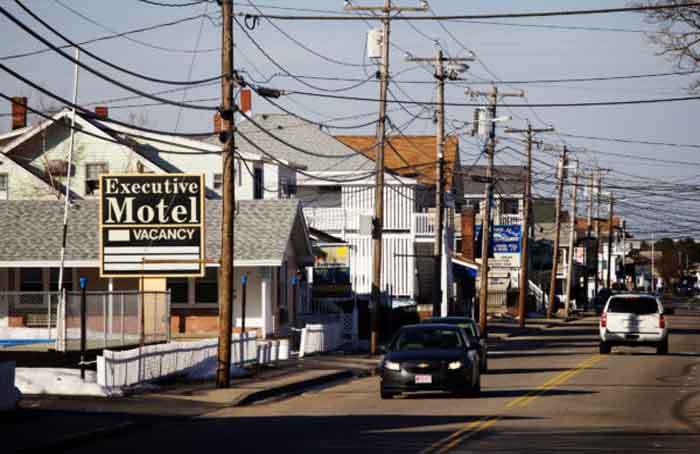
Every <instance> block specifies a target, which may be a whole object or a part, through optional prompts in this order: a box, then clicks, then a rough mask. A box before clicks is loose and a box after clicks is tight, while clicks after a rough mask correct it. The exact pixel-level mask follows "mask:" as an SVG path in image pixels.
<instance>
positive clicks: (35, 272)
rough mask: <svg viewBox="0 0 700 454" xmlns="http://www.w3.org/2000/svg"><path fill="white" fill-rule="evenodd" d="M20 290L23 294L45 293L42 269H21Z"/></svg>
mask: <svg viewBox="0 0 700 454" xmlns="http://www.w3.org/2000/svg"><path fill="white" fill-rule="evenodd" d="M19 290H20V291H21V292H43V291H44V279H43V274H42V270H41V268H20V270H19Z"/></svg>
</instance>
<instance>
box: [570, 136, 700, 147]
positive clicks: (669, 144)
mask: <svg viewBox="0 0 700 454" xmlns="http://www.w3.org/2000/svg"><path fill="white" fill-rule="evenodd" d="M561 135H562V136H565V137H573V138H575V139H588V140H598V141H602V142H618V143H630V144H636V145H653V146H664V147H676V148H695V149H697V148H700V145H696V144H687V143H673V142H656V141H651V140H640V139H621V138H616V137H598V136H584V135H579V134H567V133H561Z"/></svg>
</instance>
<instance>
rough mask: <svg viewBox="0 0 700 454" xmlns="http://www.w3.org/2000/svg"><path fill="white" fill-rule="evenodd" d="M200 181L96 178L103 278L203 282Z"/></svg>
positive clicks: (136, 176) (130, 176)
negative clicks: (173, 278) (192, 279)
mask: <svg viewBox="0 0 700 454" xmlns="http://www.w3.org/2000/svg"><path fill="white" fill-rule="evenodd" d="M205 190H206V189H205V186H204V176H203V175H190V174H165V175H156V174H105V175H101V176H100V241H101V247H100V251H101V260H100V275H101V276H102V277H141V276H180V277H185V276H202V275H203V274H204V258H205V255H204V192H205Z"/></svg>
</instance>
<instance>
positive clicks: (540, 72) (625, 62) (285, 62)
mask: <svg viewBox="0 0 700 454" xmlns="http://www.w3.org/2000/svg"><path fill="white" fill-rule="evenodd" d="M161 1H162V2H166V3H187V2H188V1H189V0H161ZM254 3H255V4H258V5H259V6H260V7H261V9H263V10H264V11H266V12H269V13H279V14H312V15H313V14H326V13H320V12H308V11H307V12H299V11H288V10H280V9H272V8H269V7H275V6H276V7H283V8H307V9H318V10H324V11H328V12H329V13H328V14H330V12H337V13H342V7H343V2H342V1H340V0H284V1H282V0H261V1H260V2H257V1H256V2H254ZM355 3H356V4H359V5H375V4H379V2H378V1H376V2H371V1H365V0H355ZM396 3H397V4H399V5H400V6H415V5H417V3H418V2H417V1H413V0H401V2H396ZM25 4H26V5H27V6H28V7H29V8H30V9H31V10H32V11H34V12H35V13H36V14H37V15H39V16H40V17H42V18H43V19H44V20H45V21H47V22H48V23H49V24H50V25H51V26H53V27H55V28H56V29H57V30H59V31H61V32H62V33H64V34H66V35H67V36H69V37H70V38H71V39H74V40H77V41H83V40H89V39H93V38H96V37H99V36H104V35H110V34H111V33H110V32H108V31H106V29H111V30H113V31H117V32H123V31H127V30H132V29H136V28H140V27H147V26H151V25H154V24H160V23H164V22H168V21H174V20H179V19H183V18H190V17H193V16H198V15H201V14H208V15H209V16H210V18H195V19H192V20H188V21H186V22H183V23H181V24H179V25H175V26H170V27H164V28H160V29H157V30H153V31H148V32H144V33H139V34H134V35H130V37H131V38H133V39H135V40H138V41H139V42H138V43H137V42H133V41H129V40H127V39H125V38H116V39H111V40H105V41H101V42H97V43H94V44H90V45H87V46H86V48H88V49H89V50H91V51H92V52H94V53H96V54H98V55H100V56H102V57H103V58H105V59H107V60H109V61H110V62H112V63H114V64H115V65H119V66H121V67H124V68H127V69H130V70H133V71H135V72H137V73H139V74H143V75H148V76H151V77H155V78H162V79H168V80H184V81H186V80H197V79H204V78H207V77H211V76H215V75H217V74H218V73H219V72H220V69H221V65H220V54H219V51H218V48H219V46H220V42H221V36H220V33H221V30H220V28H221V27H220V25H219V22H220V20H219V19H220V12H219V6H218V5H217V4H216V2H213V3H212V2H205V3H201V4H197V5H192V6H186V7H172V8H166V7H162V6H153V5H148V4H145V3H143V2H140V1H138V0H120V1H118V2H117V1H94V0H25ZM624 5H625V2H624V1H621V0H620V1H613V0H606V1H603V0H588V1H586V2H585V4H584V3H583V2H580V1H572V0H557V1H543V0H539V1H537V0H533V1H529V2H522V1H514V0H498V1H485V0H470V1H459V2H458V1H454V0H452V1H449V0H432V1H430V6H431V8H432V11H433V12H434V13H435V14H438V15H450V14H485V13H512V12H524V11H548V10H565V9H580V8H584V7H585V8H605V7H617V6H624ZM0 6H2V8H5V9H6V10H7V11H9V12H10V13H11V14H13V15H15V16H17V17H18V18H19V19H20V20H22V21H23V22H25V23H27V24H28V25H30V26H31V27H32V28H33V29H34V30H37V31H40V32H41V33H42V35H43V36H45V37H46V38H47V39H49V40H50V41H51V42H52V43H55V44H65V43H63V42H62V41H61V39H60V38H59V37H57V36H55V35H52V34H51V33H50V32H49V31H47V30H45V29H43V28H42V26H41V25H40V24H38V23H37V22H35V21H33V20H32V18H31V17H29V16H27V14H26V13H24V12H23V11H22V10H21V9H20V8H19V7H18V6H17V4H16V3H15V2H14V1H11V0H0ZM66 6H67V7H68V8H70V9H72V10H73V11H70V10H69V9H67V8H66ZM235 10H236V11H244V12H253V11H254V10H253V9H252V8H251V7H250V6H249V2H248V0H241V1H237V2H236V3H235ZM76 13H78V14H80V15H82V16H83V17H79V16H78V14H76ZM417 14H424V15H430V14H431V13H417ZM96 23H98V24H100V25H96ZM274 24H275V25H277V26H278V27H280V28H281V29H282V31H284V32H286V33H287V34H288V35H289V36H291V37H293V38H294V39H295V40H297V41H298V42H299V43H301V44H302V45H303V46H305V47H307V48H310V49H312V50H313V51H314V52H315V53H316V54H320V55H321V56H323V57H325V58H322V57H319V56H318V55H314V54H313V53H310V52H309V51H308V50H306V49H304V48H302V47H301V46H300V45H299V44H297V43H294V42H292V41H290V39H289V38H288V37H287V36H285V35H283V34H282V33H281V32H280V31H279V30H277V29H276V28H275V27H274V26H273V25H272V24H271V23H269V22H267V21H265V19H261V20H260V21H259V22H258V24H257V25H256V27H255V28H254V30H252V31H248V33H249V34H250V36H251V37H252V38H253V39H254V40H255V41H256V42H257V43H258V45H259V46H260V47H261V48H262V49H263V50H264V51H265V52H266V53H267V54H268V55H269V57H270V58H271V59H272V60H273V61H274V63H273V62H272V61H270V59H268V58H267V57H266V56H265V55H263V54H262V53H261V52H260V51H259V49H257V48H256V46H255V45H254V44H253V43H252V42H251V40H250V39H249V38H248V37H247V36H246V34H245V33H244V32H243V31H242V30H241V29H239V28H238V27H236V28H235V31H234V40H235V45H236V49H235V53H234V60H235V67H236V68H237V69H239V70H241V71H242V72H243V74H244V77H245V78H247V79H249V80H253V81H258V82H261V81H263V80H264V81H266V82H265V83H264V84H265V85H266V86H270V87H275V88H280V89H285V90H288V91H289V90H292V91H293V90H299V91H308V92H318V90H316V89H314V88H310V87H308V86H304V85H302V84H300V83H299V82H297V81H295V80H294V79H292V78H290V77H286V76H283V75H282V76H281V75H280V74H282V73H283V72H285V71H287V72H289V73H292V74H295V75H301V76H314V77H318V76H321V77H342V78H352V79H355V78H357V79H368V74H369V75H370V76H371V75H372V74H373V73H374V72H375V71H376V67H375V66H374V65H373V64H372V63H371V62H370V61H369V60H367V59H366V58H365V34H366V32H367V30H368V29H370V27H371V26H378V23H377V22H373V23H371V24H367V23H365V22H362V21H358V22H338V21H323V22H322V21H275V22H274ZM509 24H510V25H509ZM516 24H517V26H516ZM442 25H444V26H445V27H446V29H447V31H446V30H445V29H443V28H441V27H440V24H439V23H437V22H435V21H412V22H406V21H394V22H393V23H392V32H391V43H392V46H393V47H392V49H391V59H390V72H391V73H392V74H393V75H394V83H392V85H391V87H390V88H391V91H392V93H393V96H395V97H396V98H399V99H403V100H406V99H409V97H410V98H412V99H415V100H421V101H432V100H434V96H435V89H434V86H433V85H432V84H431V83H430V82H431V81H433V78H432V69H431V68H430V67H429V66H426V65H417V64H415V63H411V62H407V61H406V52H410V53H411V54H412V55H414V56H419V57H432V56H434V55H435V49H436V40H437V43H438V44H439V45H440V46H441V47H442V48H443V49H444V51H445V53H446V54H447V55H449V56H452V57H465V56H469V55H470V54H469V53H468V52H467V51H468V50H471V51H473V52H474V53H475V54H476V55H477V56H478V60H479V61H476V62H472V63H470V64H469V65H470V69H469V71H468V72H467V73H465V74H464V75H463V77H464V79H465V80H463V81H457V82H451V83H448V86H447V90H446V100H447V101H448V102H456V103H459V102H471V100H470V98H469V97H467V96H466V95H465V88H471V89H474V90H489V89H490V85H489V84H488V83H484V82H490V81H493V80H506V81H507V80H510V81H513V80H515V81H526V80H542V79H560V78H581V77H597V76H613V75H626V74H642V73H660V72H671V71H674V70H675V67H674V65H673V63H672V62H671V61H669V60H667V59H666V58H664V57H662V56H659V55H657V54H658V51H659V49H658V48H655V47H654V46H653V45H652V44H651V43H650V42H649V39H648V35H647V34H645V33H643V32H644V31H653V29H654V27H653V25H651V24H648V23H646V22H645V20H644V16H643V15H642V14H640V13H621V14H608V15H591V16H570V17H548V18H528V19H491V20H483V21H480V23H476V22H473V21H472V22H464V21H461V22H454V21H451V22H442ZM0 27H1V29H2V30H3V39H2V40H0V63H3V64H5V65H7V66H9V67H11V68H12V69H14V70H16V71H18V72H20V73H21V74H22V75H24V76H25V77H27V78H29V79H31V80H33V81H34V82H36V83H38V84H40V85H42V86H43V87H45V88H47V89H49V90H51V91H53V92H55V93H57V94H59V95H60V96H63V97H65V98H71V96H72V86H73V71H74V68H73V64H72V63H71V62H69V61H67V60H65V59H64V58H63V57H61V56H60V55H57V54H55V53H53V52H46V53H43V54H40V55H34V56H30V57H25V58H13V59H4V57H7V56H11V55H13V54H17V53H22V52H27V51H32V50H40V49H43V48H44V46H43V44H41V43H40V42H38V41H36V40H35V39H34V38H32V37H31V36H29V35H28V34H26V33H25V32H24V31H22V30H21V29H19V28H18V27H17V26H15V25H14V24H13V23H11V22H10V21H9V20H7V19H6V18H5V17H4V16H0ZM590 28H597V29H598V30H591V29H590ZM448 31H449V33H448ZM200 32H201V33H200ZM450 35H452V36H450ZM453 38H454V39H453ZM153 46H156V47H160V48H161V49H155V48H153ZM162 48H167V50H164V49H162ZM194 50H196V51H197V52H196V53H193V51H194ZM67 52H69V53H72V50H71V49H68V50H67ZM329 59H330V60H335V61H336V62H332V61H329ZM83 61H84V62H85V63H87V64H89V65H90V66H91V67H94V68H96V69H98V70H100V71H102V72H104V73H106V74H108V75H110V76H111V77H113V78H115V79H117V80H119V81H121V82H123V83H126V84H128V85H129V86H132V87H136V88H138V89H140V90H142V91H145V92H149V93H152V92H156V91H161V90H167V89H170V88H173V86H172V85H166V84H159V83H151V82H147V81H144V80H141V79H139V78H136V77H133V76H129V75H127V74H124V73H121V72H119V71H116V70H114V69H112V68H109V67H106V66H105V65H102V64H100V63H98V62H96V61H94V60H91V59H90V58H89V57H87V56H83ZM275 63H276V64H275ZM278 65H279V66H278ZM363 65H364V66H363ZM280 67H281V68H280ZM276 74H277V76H275V75H276ZM273 76H274V77H273ZM691 77H692V76H687V75H686V76H671V77H658V78H642V79H631V80H616V81H599V82H586V83H584V82H567V83H561V84H551V83H540V84H499V89H500V90H503V91H514V90H520V89H522V90H525V92H526V100H523V99H518V98H505V99H504V100H503V102H504V103H512V104H523V103H524V102H526V101H527V102H529V103H532V104H545V103H571V102H573V103H576V102H595V101H610V100H616V101H617V100H637V99H650V98H667V97H679V96H686V95H687V94H688V92H687V90H686V87H687V86H688V85H689V83H690V82H691V81H692V78H691ZM304 80H305V81H306V82H307V83H309V84H312V85H314V86H316V87H318V88H322V89H326V90H328V89H334V90H338V89H342V88H345V87H348V86H352V85H356V84H357V83H353V82H347V81H328V80H313V79H304ZM412 82H425V83H412ZM175 88H177V87H175ZM0 92H2V93H4V94H6V95H25V96H28V97H29V98H30V101H29V103H30V106H36V107H39V106H41V105H51V104H54V105H55V104H56V102H53V101H51V100H50V99H48V98H47V97H46V96H43V95H40V94H38V93H37V92H36V91H34V90H33V89H31V88H29V87H27V86H26V85H24V84H23V83H22V82H19V81H17V80H15V79H13V78H12V77H11V76H10V75H8V74H6V73H4V72H0ZM333 93H335V94H338V95H342V96H351V97H369V98H373V99H375V98H377V96H378V84H377V83H376V81H369V82H367V83H364V84H360V86H358V87H356V88H353V89H350V90H347V91H338V92H333ZM219 94H220V88H219V87H218V85H212V86H208V87H203V88H194V89H191V90H189V91H188V92H187V93H185V94H184V99H188V100H195V99H207V98H216V97H218V96H219ZM129 95H132V94H131V93H129V92H128V91H126V90H124V89H121V88H119V87H116V86H114V85H111V84H110V83H109V82H106V81H104V80H101V79H100V78H98V77H96V76H94V75H92V74H89V73H88V72H87V71H84V70H81V71H80V80H79V97H78V99H79V103H80V104H88V103H93V102H97V101H101V100H108V99H112V98H120V97H124V96H129ZM168 96H169V97H171V99H175V100H178V101H181V100H182V99H183V93H181V92H178V93H174V94H171V95H168ZM476 101H477V102H483V101H484V99H483V98H478V99H477V100H476ZM147 102H149V101H148V100H145V99H132V100H129V101H124V102H121V103H110V104H109V105H110V107H111V110H110V115H111V116H113V117H115V118H119V119H122V120H125V121H126V120H129V119H130V117H131V116H133V115H134V114H138V115H140V116H142V117H144V116H145V118H146V119H147V123H148V125H149V126H150V127H153V128H157V129H162V130H166V131H176V132H180V133H182V132H200V131H210V130H211V129H212V114H211V112H208V111H197V110H189V109H183V110H180V109H179V108H177V107H173V106H151V107H134V108H126V109H118V108H116V106H118V105H133V104H141V103H147ZM279 102H280V104H282V105H284V106H285V107H286V108H287V109H289V110H291V111H293V112H295V113H297V114H299V115H301V116H303V117H305V118H309V119H312V120H314V121H320V122H323V123H326V124H330V125H346V126H347V125H350V126H352V125H357V124H361V123H366V122H367V121H370V120H372V115H376V113H377V108H378V105H377V102H363V101H353V100H340V99H324V98H319V97H311V96H301V95H296V94H290V95H287V96H284V97H282V98H281V99H280V101H279ZM196 103H197V104H206V105H217V104H218V102H217V101H201V102H196ZM699 103H700V101H685V102H676V103H660V104H641V105H630V106H607V107H566V108H536V109H534V110H533V109H531V108H527V107H526V106H525V105H523V106H522V107H514V108H501V109H499V115H510V116H512V120H510V121H509V122H507V123H505V124H504V126H510V127H514V128H522V127H524V126H525V125H526V121H527V120H529V121H531V122H532V124H533V126H535V127H544V126H549V125H552V126H553V127H554V128H555V129H556V131H557V132H556V133H550V134H542V135H541V136H540V138H542V139H543V140H545V141H546V142H547V143H552V144H562V143H566V144H567V145H569V146H570V147H572V149H573V150H575V151H574V153H573V156H574V157H575V158H577V159H579V160H580V166H581V169H582V170H584V171H588V170H590V169H591V168H592V167H593V166H596V165H597V166H600V167H603V168H605V169H609V171H608V172H606V173H605V174H604V176H603V185H604V186H608V187H607V189H604V190H612V191H614V192H615V195H616V196H617V197H618V198H619V199H620V202H619V205H618V207H617V208H618V209H616V213H621V214H622V215H624V216H625V218H626V220H627V225H628V227H630V229H631V230H632V231H635V232H636V233H635V234H636V236H637V237H639V238H645V237H648V236H649V235H650V233H651V232H652V231H654V232H656V233H657V236H658V235H662V234H663V233H664V232H666V233H669V234H670V233H673V234H674V235H685V233H686V232H687V234H689V235H693V236H696V237H698V238H700V235H698V233H700V229H698V228H697V227H696V226H695V223H694V220H695V219H696V218H697V216H695V215H694V214H695V213H697V212H698V208H700V204H698V203H697V190H695V189H694V187H692V188H690V189H688V188H682V187H680V186H679V185H691V186H692V185H695V186H698V185H700V172H699V170H700V160H698V159H697V157H696V155H697V153H698V151H699V150H698V148H679V147H670V146H648V145H640V144H628V143H617V142H608V141H594V140H589V139H580V138H571V137H568V136H565V135H564V134H573V135H580V136H596V137H603V138H622V139H632V140H641V141H653V142H670V143H680V144H700V128H698V127H696V125H695V123H696V122H697V120H696V118H697V117H696V116H695V115H694V114H695V113H696V112H697V111H698V104H699ZM8 104H9V103H8ZM253 104H254V105H253V110H254V111H255V112H256V113H264V112H275V111H276V108H275V107H274V106H272V105H271V104H268V103H267V102H266V101H265V100H263V99H260V98H257V97H255V98H254V100H253ZM405 108H406V109H408V111H409V112H406V111H404V110H402V109H401V108H400V107H399V105H397V104H390V105H389V109H390V111H389V118H390V119H391V121H392V123H393V124H395V125H399V126H401V125H404V124H406V123H408V124H407V125H406V126H405V127H403V128H401V131H402V132H403V133H406V134H408V133H411V134H433V133H434V131H435V125H434V123H433V121H432V116H433V112H432V109H433V107H432V106H423V107H421V106H416V105H406V106H405ZM421 109H423V110H422V111H421ZM9 110H10V106H9V105H6V106H3V105H2V104H1V103H0V114H4V113H7V112H9ZM419 111H421V112H420V113H421V117H425V118H418V119H416V118H414V117H415V114H417V113H419ZM472 111H473V107H451V106H448V107H447V111H446V116H447V118H448V122H447V128H448V130H449V131H453V130H454V132H455V133H460V134H462V133H464V134H463V135H462V137H461V138H460V149H461V151H462V161H463V165H465V166H468V165H471V164H473V163H474V162H477V163H483V162H484V159H483V155H481V150H482V143H481V140H480V139H478V138H476V139H475V138H472V137H470V136H469V135H468V134H467V133H468V130H469V127H465V125H464V123H465V122H468V121H470V120H471V118H472ZM358 114H368V116H365V117H360V118H354V119H347V120H337V118H338V117H346V116H355V115H358ZM409 114H410V115H409ZM411 120H412V121H411ZM9 128H10V119H9V117H7V116H2V117H0V131H4V130H8V129H9ZM332 131H333V132H336V133H338V134H352V133H358V134H360V133H364V134H372V133H374V131H373V128H372V127H364V128H360V129H356V130H348V129H342V130H339V129H333V130H332ZM513 139H515V137H514V136H512V135H506V134H500V133H499V142H498V149H499V150H501V149H502V151H499V152H498V153H497V155H496V163H497V164H522V162H523V159H524V158H523V156H522V154H521V153H522V149H523V148H522V146H521V145H518V144H517V143H514V142H513ZM302 145H303V144H302ZM508 146H510V147H513V148H516V149H517V150H518V152H516V151H512V150H510V149H508V148H505V147H508ZM504 148H505V149H504ZM270 151H271V152H274V150H270ZM480 155H481V156H480ZM535 157H536V158H537V159H538V160H541V161H544V162H545V163H546V164H543V163H540V162H537V163H536V165H535V172H536V176H537V177H538V178H539V180H538V179H537V178H536V181H537V184H536V187H535V191H536V193H538V194H541V195H552V194H553V193H554V189H555V188H554V186H553V184H552V180H553V178H554V169H553V167H552V166H553V165H554V162H555V161H556V159H557V156H555V153H554V152H552V151H547V150H544V149H538V150H535ZM477 158H478V159H479V160H478V161H477ZM645 158H646V160H645ZM654 160H656V161H654ZM661 161H663V162H661ZM671 161H673V162H671ZM661 187H663V189H668V190H669V191H671V193H670V194H671V195H670V196H668V194H667V195H666V196H664V197H658V196H656V195H655V194H656V193H657V192H658V190H659V189H661ZM686 189H687V192H683V190H686ZM650 193H654V194H650ZM567 194H568V195H569V196H570V194H571V187H569V188H568V189H567ZM582 196H583V192H582V191H580V192H579V197H582ZM567 203H568V202H567ZM579 206H581V204H579ZM581 213H583V212H581ZM679 232H683V233H679Z"/></svg>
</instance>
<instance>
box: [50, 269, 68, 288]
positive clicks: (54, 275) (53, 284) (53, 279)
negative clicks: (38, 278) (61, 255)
mask: <svg viewBox="0 0 700 454" xmlns="http://www.w3.org/2000/svg"><path fill="white" fill-rule="evenodd" d="M58 272H59V269H58V268H51V271H50V273H49V290H50V291H52V292H57V291H58ZM62 287H63V288H64V289H66V290H73V270H72V269H70V268H64V269H63V285H62Z"/></svg>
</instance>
